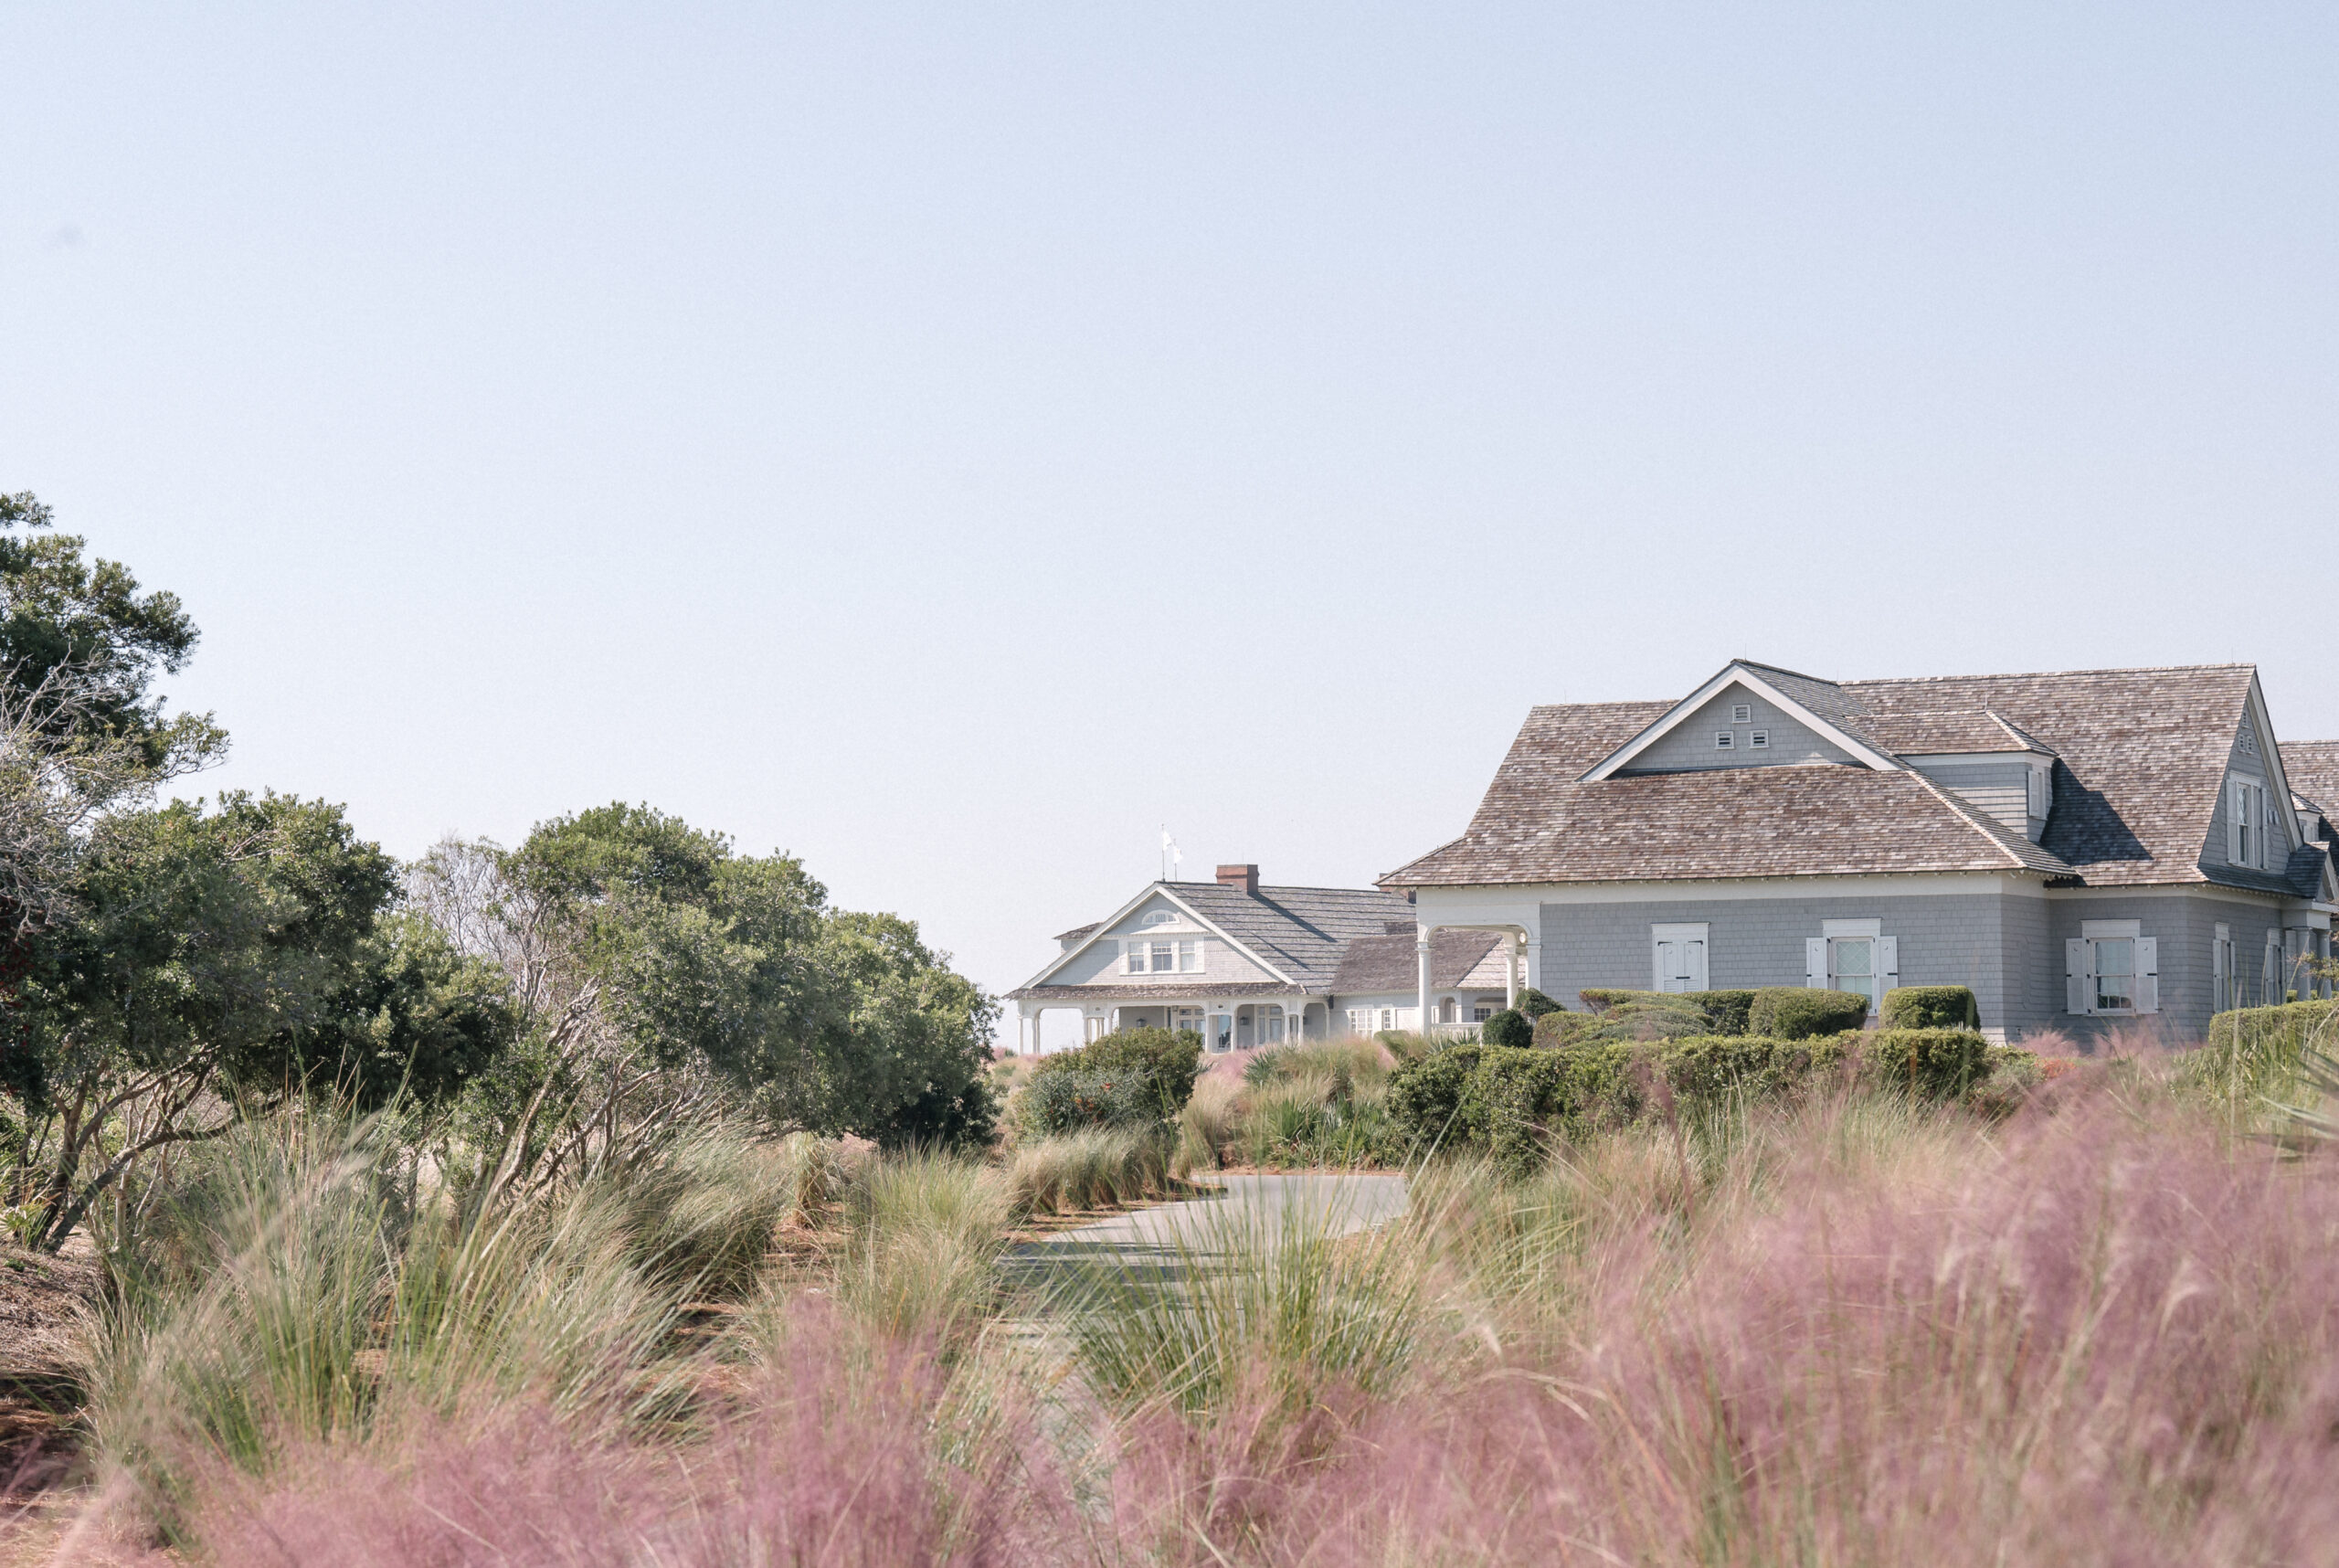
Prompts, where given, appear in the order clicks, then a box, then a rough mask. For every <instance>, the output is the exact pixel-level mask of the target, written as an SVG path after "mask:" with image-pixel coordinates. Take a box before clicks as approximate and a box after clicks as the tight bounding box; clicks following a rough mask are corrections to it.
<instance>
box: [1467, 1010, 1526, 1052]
mask: <svg viewBox="0 0 2339 1568" xmlns="http://www.w3.org/2000/svg"><path fill="white" fill-rule="evenodd" d="M1478 1038H1479V1039H1480V1040H1483V1041H1484V1042H1486V1043H1487V1044H1489V1045H1532V1044H1534V1043H1535V1025H1534V1024H1533V1023H1531V1022H1529V1021H1528V1017H1527V1015H1526V1014H1525V1013H1523V1012H1519V1011H1518V1010H1517V1009H1516V1008H1508V1007H1507V1008H1504V1009H1503V1010H1502V1011H1501V1012H1498V1013H1496V1014H1495V1015H1494V1016H1493V1017H1492V1018H1489V1019H1487V1022H1486V1023H1485V1025H1484V1026H1483V1027H1482V1028H1480V1029H1479V1031H1478Z"/></svg>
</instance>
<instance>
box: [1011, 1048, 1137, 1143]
mask: <svg viewBox="0 0 2339 1568" xmlns="http://www.w3.org/2000/svg"><path fill="white" fill-rule="evenodd" d="M1066 1054H1070V1053H1068V1052H1067V1053H1066ZM1016 1105H1017V1110H1018V1114H1019V1116H1020V1118H1021V1122H1022V1126H1023V1130H1024V1132H1025V1133H1026V1134H1033V1133H1036V1134H1038V1135H1039V1136H1041V1137H1042V1138H1062V1137H1064V1136H1066V1135H1068V1134H1071V1133H1075V1132H1085V1131H1088V1130H1090V1129H1092V1128H1147V1127H1159V1126H1161V1125H1163V1119H1164V1118H1163V1117H1162V1115H1161V1095H1160V1092H1159V1089H1157V1088H1156V1087H1155V1086H1154V1085H1153V1083H1152V1082H1151V1081H1150V1080H1149V1079H1148V1078H1147V1077H1146V1075H1144V1074H1142V1073H1137V1072H1128V1071H1115V1070H1112V1069H1109V1068H1094V1067H1075V1068H1071V1069H1060V1070H1058V1071H1056V1072H1053V1073H1044V1074H1034V1075H1032V1082H1031V1083H1030V1085H1029V1086H1026V1087H1025V1088H1024V1090H1023V1096H1022V1098H1021V1099H1020V1100H1018V1101H1017V1102H1016Z"/></svg>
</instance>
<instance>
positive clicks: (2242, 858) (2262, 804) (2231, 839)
mask: <svg viewBox="0 0 2339 1568" xmlns="http://www.w3.org/2000/svg"><path fill="white" fill-rule="evenodd" d="M2266 823H2267V810H2266V787H2265V786H2264V785H2263V784H2260V782H2259V781H2258V780H2256V779H2228V781H2227V784H2226V860H2227V862H2228V863H2229V864H2233V865H2246V866H2254V867H2256V868H2257V869H2258V870H2260V871H2263V870H2265V869H2266Z"/></svg>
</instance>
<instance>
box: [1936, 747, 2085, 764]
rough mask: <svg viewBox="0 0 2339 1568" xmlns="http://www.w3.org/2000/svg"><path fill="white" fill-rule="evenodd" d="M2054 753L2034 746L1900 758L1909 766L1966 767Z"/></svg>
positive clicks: (2026, 759)
mask: <svg viewBox="0 0 2339 1568" xmlns="http://www.w3.org/2000/svg"><path fill="white" fill-rule="evenodd" d="M2054 755H2055V754H2054V753H2053V752H2051V751H2042V750H2039V749H2037V748H2036V747H2033V748H2031V749H2029V750H2027V751H1926V752H1903V753H1902V754H1901V757H1900V760H1901V761H1903V762H1905V763H1907V764H1908V765H1909V766H1910V767H1911V768H1966V767H1979V766H1981V765H1982V764H1983V763H1985V762H2026V763H2027V762H2035V761H2036V759H2037V758H2041V757H2045V758H2053V757H2054Z"/></svg>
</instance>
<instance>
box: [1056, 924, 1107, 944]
mask: <svg viewBox="0 0 2339 1568" xmlns="http://www.w3.org/2000/svg"><path fill="white" fill-rule="evenodd" d="M1103 924H1104V922H1103V921H1101V920H1091V921H1090V922H1088V924H1087V925H1085V926H1074V927H1073V928H1072V929H1071V930H1069V931H1058V932H1057V933H1056V938H1055V939H1056V940H1057V941H1059V942H1077V941H1078V940H1080V938H1083V937H1085V936H1086V935H1088V933H1089V932H1091V931H1094V930H1095V928H1096V927H1099V926H1101V925H1103Z"/></svg>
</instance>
